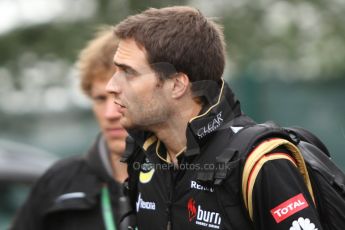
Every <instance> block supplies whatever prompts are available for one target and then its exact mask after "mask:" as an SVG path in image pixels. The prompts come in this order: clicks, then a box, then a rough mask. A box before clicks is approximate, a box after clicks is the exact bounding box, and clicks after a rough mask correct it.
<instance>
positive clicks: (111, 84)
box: [105, 73, 120, 94]
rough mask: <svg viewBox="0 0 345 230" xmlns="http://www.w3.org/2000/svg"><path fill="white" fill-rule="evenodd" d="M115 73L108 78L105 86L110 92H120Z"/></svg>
mask: <svg viewBox="0 0 345 230" xmlns="http://www.w3.org/2000/svg"><path fill="white" fill-rule="evenodd" d="M115 75H116V73H115V74H114V75H113V76H112V77H111V78H110V80H109V81H108V84H107V86H106V88H105V89H106V91H107V92H108V93H111V94H119V93H120V84H119V82H118V79H117V77H116V76H115Z"/></svg>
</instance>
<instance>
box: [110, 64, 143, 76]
mask: <svg viewBox="0 0 345 230" xmlns="http://www.w3.org/2000/svg"><path fill="white" fill-rule="evenodd" d="M114 65H115V66H116V67H119V68H120V69H123V70H129V71H131V72H133V73H135V74H137V73H138V71H136V70H135V69H133V68H132V67H131V66H129V65H126V64H120V63H117V62H116V61H114Z"/></svg>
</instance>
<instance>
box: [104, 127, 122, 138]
mask: <svg viewBox="0 0 345 230" xmlns="http://www.w3.org/2000/svg"><path fill="white" fill-rule="evenodd" d="M105 130H106V132H107V134H108V135H110V136H112V137H123V136H125V135H126V130H125V129H123V128H107V129H105Z"/></svg>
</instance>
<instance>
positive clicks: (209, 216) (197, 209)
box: [187, 198, 222, 229]
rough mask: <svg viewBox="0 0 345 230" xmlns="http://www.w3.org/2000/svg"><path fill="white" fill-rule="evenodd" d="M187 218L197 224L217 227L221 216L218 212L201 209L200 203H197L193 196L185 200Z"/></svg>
mask: <svg viewBox="0 0 345 230" xmlns="http://www.w3.org/2000/svg"><path fill="white" fill-rule="evenodd" d="M187 210H188V220H189V222H194V223H195V224H197V225H200V226H204V227H209V228H214V229H219V228H220V224H221V222H222V218H221V217H220V214H219V213H218V212H212V211H207V210H203V209H202V207H201V205H197V204H196V203H195V200H194V199H193V198H190V199H189V200H188V202H187Z"/></svg>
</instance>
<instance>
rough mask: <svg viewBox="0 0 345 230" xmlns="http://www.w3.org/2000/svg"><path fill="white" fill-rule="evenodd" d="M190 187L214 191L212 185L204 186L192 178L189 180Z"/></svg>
mask: <svg viewBox="0 0 345 230" xmlns="http://www.w3.org/2000/svg"><path fill="white" fill-rule="evenodd" d="M190 188H191V189H197V190H202V191H209V192H213V191H214V189H213V188H212V187H206V186H203V185H200V184H198V183H197V182H196V181H193V180H192V181H191V182H190Z"/></svg>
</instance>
